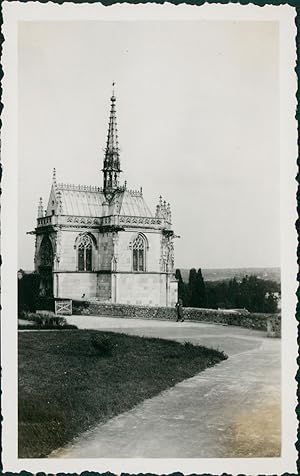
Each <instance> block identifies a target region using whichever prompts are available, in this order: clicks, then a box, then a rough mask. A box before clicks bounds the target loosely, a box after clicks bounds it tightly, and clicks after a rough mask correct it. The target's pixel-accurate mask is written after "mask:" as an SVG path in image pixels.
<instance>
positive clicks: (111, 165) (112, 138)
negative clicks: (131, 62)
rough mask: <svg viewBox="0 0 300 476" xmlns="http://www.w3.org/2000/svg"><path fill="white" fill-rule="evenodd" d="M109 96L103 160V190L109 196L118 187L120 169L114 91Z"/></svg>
mask: <svg viewBox="0 0 300 476" xmlns="http://www.w3.org/2000/svg"><path fill="white" fill-rule="evenodd" d="M114 85H115V83H113V91H112V96H111V98H110V101H111V106H110V116H109V125H108V134H107V142H106V148H105V156H104V161H103V169H102V171H103V191H104V193H105V195H106V196H107V197H108V198H109V196H111V195H112V193H113V192H114V191H115V190H117V189H118V188H119V175H120V172H121V169H120V155H119V143H118V131H117V118H116V97H115V91H114Z"/></svg>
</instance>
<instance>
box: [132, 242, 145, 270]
mask: <svg viewBox="0 0 300 476" xmlns="http://www.w3.org/2000/svg"><path fill="white" fill-rule="evenodd" d="M132 264H133V271H146V242H145V238H144V237H143V235H138V236H137V237H136V238H135V240H134V242H133V243H132Z"/></svg>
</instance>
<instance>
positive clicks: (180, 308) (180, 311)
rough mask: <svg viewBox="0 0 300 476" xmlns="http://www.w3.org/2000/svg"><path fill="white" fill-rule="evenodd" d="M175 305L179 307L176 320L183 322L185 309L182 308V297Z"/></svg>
mask: <svg viewBox="0 0 300 476" xmlns="http://www.w3.org/2000/svg"><path fill="white" fill-rule="evenodd" d="M175 307H176V309H177V320H176V322H179V321H181V322H183V321H184V317H183V309H182V299H181V298H179V299H178V301H177V303H176V304H175Z"/></svg>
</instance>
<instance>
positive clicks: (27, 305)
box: [18, 270, 40, 312]
mask: <svg viewBox="0 0 300 476" xmlns="http://www.w3.org/2000/svg"><path fill="white" fill-rule="evenodd" d="M39 285H40V276H39V275H38V274H37V273H25V272H24V271H22V270H19V273H18V311H19V312H20V311H31V312H34V311H35V310H36V301H37V297H38V294H39Z"/></svg>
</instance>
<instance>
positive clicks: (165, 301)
mask: <svg viewBox="0 0 300 476" xmlns="http://www.w3.org/2000/svg"><path fill="white" fill-rule="evenodd" d="M102 173H103V187H101V188H100V187H94V186H85V185H71V184H64V183H57V180H56V172H55V169H54V172H53V181H52V187H51V192H50V197H49V201H48V206H47V209H46V210H45V211H44V209H43V201H42V198H40V202H39V207H38V218H37V226H36V228H35V230H34V232H32V233H34V234H35V236H36V240H35V258H34V262H35V270H36V272H38V273H39V274H40V277H41V281H40V282H41V284H40V294H41V295H43V296H54V297H57V298H70V299H80V298H84V299H87V300H99V301H103V302H111V303H122V304H140V305H147V306H174V304H175V302H176V301H177V281H176V279H175V277H174V246H173V241H174V238H175V235H174V232H173V230H172V221H171V210H170V205H169V204H166V202H165V201H163V200H162V198H161V197H160V198H159V203H158V205H157V207H156V212H155V215H153V214H152V213H151V210H150V209H149V207H148V205H147V204H146V202H145V200H144V197H143V192H142V188H141V189H140V190H129V189H128V188H127V185H126V181H125V183H124V185H120V183H119V178H120V173H121V168H120V156H119V146H118V135H117V121H116V97H115V94H114V92H113V93H112V97H111V108H110V117H109V127H108V135H107V143H106V148H105V156H104V162H103V169H102Z"/></svg>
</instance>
